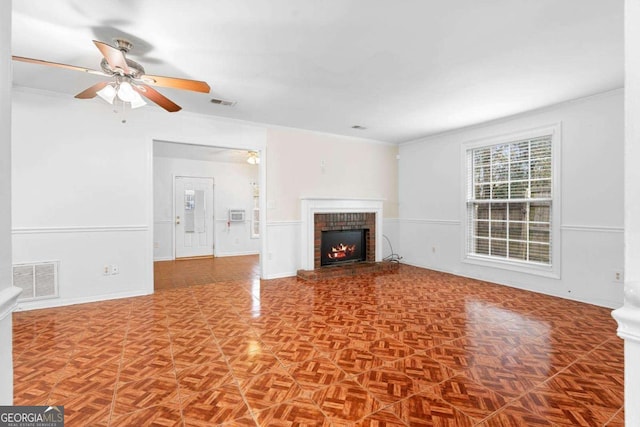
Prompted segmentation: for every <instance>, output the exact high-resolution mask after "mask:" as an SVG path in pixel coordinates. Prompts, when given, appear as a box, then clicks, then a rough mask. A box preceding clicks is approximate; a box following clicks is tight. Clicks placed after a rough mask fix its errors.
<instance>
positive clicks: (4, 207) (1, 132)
mask: <svg viewBox="0 0 640 427" xmlns="http://www.w3.org/2000/svg"><path fill="white" fill-rule="evenodd" d="M11 275H12V273H11V0H9V1H3V2H0V405H13V361H12V348H13V347H12V332H11V331H12V328H11V324H12V322H11V312H12V310H13V308H14V306H15V298H16V297H17V296H18V292H17V289H16V288H14V287H13V286H12V281H13V279H12V277H11Z"/></svg>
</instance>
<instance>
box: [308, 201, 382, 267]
mask: <svg viewBox="0 0 640 427" xmlns="http://www.w3.org/2000/svg"><path fill="white" fill-rule="evenodd" d="M300 207H301V209H300V217H301V219H302V229H301V233H300V237H301V239H300V253H301V255H300V268H301V269H302V270H313V268H314V262H313V261H314V257H313V247H314V223H313V221H314V215H315V214H316V213H341V212H344V213H354V212H373V213H375V215H376V230H377V231H376V237H375V245H376V259H375V261H376V262H379V261H382V200H381V199H331V198H302V199H300Z"/></svg>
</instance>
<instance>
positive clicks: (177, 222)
mask: <svg viewBox="0 0 640 427" xmlns="http://www.w3.org/2000/svg"><path fill="white" fill-rule="evenodd" d="M176 224H180V217H179V216H177V217H176Z"/></svg>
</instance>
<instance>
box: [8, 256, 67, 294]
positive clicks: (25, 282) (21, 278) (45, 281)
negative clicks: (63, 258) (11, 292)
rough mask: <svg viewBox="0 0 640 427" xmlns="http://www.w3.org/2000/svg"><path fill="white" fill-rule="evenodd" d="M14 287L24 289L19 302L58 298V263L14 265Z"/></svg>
mask: <svg viewBox="0 0 640 427" xmlns="http://www.w3.org/2000/svg"><path fill="white" fill-rule="evenodd" d="M13 286H16V287H18V288H22V293H21V294H20V297H19V298H18V301H32V300H38V299H45V298H56V297H57V296H58V263H57V262H56V261H54V262H37V263H32V264H14V266H13Z"/></svg>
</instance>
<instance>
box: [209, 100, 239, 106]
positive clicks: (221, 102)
mask: <svg viewBox="0 0 640 427" xmlns="http://www.w3.org/2000/svg"><path fill="white" fill-rule="evenodd" d="M211 103H212V104H216V105H224V106H225V107H232V106H234V105H236V103H235V102H233V101H225V100H224V99H218V98H211Z"/></svg>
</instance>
